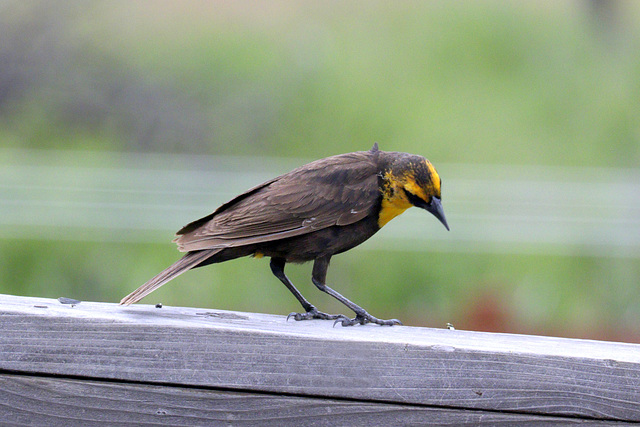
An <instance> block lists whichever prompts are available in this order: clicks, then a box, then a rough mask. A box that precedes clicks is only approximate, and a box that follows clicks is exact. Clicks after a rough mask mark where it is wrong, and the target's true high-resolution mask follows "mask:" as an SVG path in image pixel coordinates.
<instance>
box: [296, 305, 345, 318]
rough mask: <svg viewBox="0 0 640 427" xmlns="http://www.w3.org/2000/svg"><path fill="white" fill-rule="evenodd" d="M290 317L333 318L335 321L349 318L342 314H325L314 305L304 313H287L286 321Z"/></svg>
mask: <svg viewBox="0 0 640 427" xmlns="http://www.w3.org/2000/svg"><path fill="white" fill-rule="evenodd" d="M291 317H293V318H294V319H295V320H311V319H323V320H335V321H336V322H340V321H341V320H349V318H348V317H347V316H345V315H344V314H327V313H323V312H321V311H318V309H317V308H315V307H312V309H311V310H309V311H307V312H306V313H296V312H293V313H289V315H288V316H287V321H289V318H291Z"/></svg>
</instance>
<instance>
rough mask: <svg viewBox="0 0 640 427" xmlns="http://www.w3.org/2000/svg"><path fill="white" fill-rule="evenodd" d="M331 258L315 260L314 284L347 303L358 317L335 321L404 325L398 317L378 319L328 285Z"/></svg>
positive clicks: (347, 324)
mask: <svg viewBox="0 0 640 427" xmlns="http://www.w3.org/2000/svg"><path fill="white" fill-rule="evenodd" d="M330 259H331V257H330V256H327V257H322V258H317V259H316V260H315V261H314V263H313V272H312V276H311V280H312V281H313V284H314V285H316V287H317V288H318V289H320V290H321V291H322V292H325V293H327V294H329V295H331V296H332V297H334V298H335V299H337V300H338V301H340V302H341V303H343V304H344V305H346V306H347V307H349V308H350V309H351V310H353V311H354V312H355V313H356V317H355V318H353V319H348V318H344V319H337V320H336V322H335V323H340V324H342V326H352V325H356V324H360V325H366V324H367V323H376V324H378V325H388V326H393V325H402V322H401V321H399V320H398V319H389V320H384V319H378V318H377V317H374V316H372V315H370V314H369V313H367V311H366V310H365V309H364V308H362V307H360V306H359V305H357V304H354V303H352V302H351V301H349V300H348V299H347V298H345V297H343V296H342V295H340V294H339V293H338V292H336V291H334V290H333V289H331V288H330V287H328V286H327V285H326V284H325V281H326V278H327V269H328V268H329V260H330Z"/></svg>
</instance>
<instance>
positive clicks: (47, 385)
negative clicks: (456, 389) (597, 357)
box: [0, 374, 619, 427]
mask: <svg viewBox="0 0 640 427" xmlns="http://www.w3.org/2000/svg"><path fill="white" fill-rule="evenodd" d="M0 420H4V421H8V420H11V421H12V424H14V425H47V426H50V427H56V426H61V427H69V426H75V425H79V426H92V425H104V424H105V423H106V422H108V423H109V424H110V425H140V424H157V425H171V426H194V425H207V426H210V425H220V424H228V425H230V424H232V425H247V424H250V425H255V424H260V425H274V426H296V427H298V426H301V425H352V426H364V425H366V426H377V425H384V426H390V425H408V424H426V423H428V424H430V425H463V424H472V425H492V426H495V425H516V424H517V425H555V426H558V425H560V426H562V425H575V424H578V423H579V424H587V425H619V423H618V422H616V421H608V422H607V421H602V420H587V421H586V422H585V420H581V419H577V418H562V417H548V416H541V415H526V414H509V413H500V412H487V411H469V410H456V409H450V408H434V407H424V406H410V405H399V404H392V403H372V402H358V401H346V400H337V399H324V398H305V397H297V396H282V395H270V394H261V393H246V392H232V391H220V390H206V389H195V388H184V387H172V386H160V385H142V384H127V383H118V382H104V381H96V380H92V381H87V380H78V379H68V378H50V377H44V378H43V377H30V376H19V375H6V374H4V375H3V374H0Z"/></svg>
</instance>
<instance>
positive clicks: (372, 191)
mask: <svg viewBox="0 0 640 427" xmlns="http://www.w3.org/2000/svg"><path fill="white" fill-rule="evenodd" d="M411 206H418V207H421V208H424V209H426V210H428V211H429V212H431V213H432V214H434V215H435V216H436V217H437V218H438V219H439V220H440V221H441V222H442V223H443V224H444V225H445V227H447V229H448V228H449V227H448V225H447V222H446V219H445V217H444V212H443V210H442V205H441V204H440V177H439V176H438V174H437V172H436V170H435V169H434V168H433V166H432V165H431V163H430V162H429V161H428V160H426V159H425V158H424V157H421V156H416V155H411V154H407V153H397V152H384V151H379V150H378V146H377V144H375V145H374V146H373V148H372V149H371V150H370V151H358V152H355V153H347V154H341V155H337V156H333V157H328V158H325V159H321V160H317V161H315V162H312V163H309V164H307V165H304V166H301V167H299V168H297V169H295V170H293V171H291V172H289V173H287V174H284V175H281V176H279V177H277V178H274V179H272V180H270V181H267V182H265V183H263V184H260V185H258V186H256V187H253V188H251V189H249V190H247V191H246V192H244V193H242V194H240V195H239V196H237V197H235V198H234V199H232V200H230V201H229V202H227V203H225V204H223V205H222V206H220V207H219V208H218V209H217V210H216V211H215V212H213V213H212V214H210V215H207V216H206V217H204V218H201V219H199V220H197V221H194V222H192V223H190V224H188V225H186V226H185V227H183V228H182V229H181V230H180V231H178V233H177V237H176V239H175V240H174V242H176V243H177V244H178V249H179V250H180V251H182V252H187V254H186V255H185V256H184V257H183V258H181V259H180V260H178V261H177V262H176V263H175V264H173V265H171V266H170V267H169V268H167V269H166V270H164V271H163V272H161V273H160V274H158V275H157V276H155V277H154V278H152V279H151V280H149V281H148V282H147V283H145V284H144V285H142V286H140V288H138V289H137V290H135V291H134V292H132V293H131V294H129V295H128V296H126V297H125V298H123V299H122V301H121V302H120V304H123V305H128V304H132V303H135V302H137V301H139V300H140V299H142V298H143V297H145V296H146V295H148V294H149V293H151V292H152V291H154V290H155V289H157V288H159V287H160V286H162V285H163V284H165V283H167V282H168V281H170V280H171V279H173V278H175V277H176V276H178V275H180V274H182V273H183V272H185V271H187V270H189V269H191V268H195V267H201V266H204V265H208V264H213V263H218V262H223V261H228V260H231V259H235V258H238V257H242V256H248V255H253V256H256V257H261V256H268V257H271V270H272V272H273V273H274V275H275V276H276V277H278V279H280V280H281V281H282V282H283V283H284V284H285V286H287V288H288V289H289V290H290V291H291V292H292V293H293V294H294V296H295V297H296V298H297V299H298V301H299V302H300V303H301V304H302V306H303V308H304V309H305V313H292V314H291V315H292V316H293V317H294V318H295V319H296V320H303V319H312V318H321V319H336V320H337V321H338V322H341V323H342V325H345V326H346V325H352V324H356V323H360V324H365V323H369V322H372V323H378V324H381V325H393V324H399V323H400V322H399V321H398V320H396V319H391V320H381V319H377V318H375V317H373V316H371V315H370V314H369V313H367V312H366V311H365V310H364V309H362V308H361V307H359V306H358V305H356V304H354V303H352V302H351V301H349V300H348V299H346V298H344V297H343V296H342V295H340V294H339V293H337V292H336V291H334V290H333V289H331V288H329V287H328V286H326V284H325V278H326V274H327V268H328V266H329V261H330V259H331V256H332V255H334V254H338V253H341V252H344V251H347V250H349V249H351V248H353V247H354V246H357V245H359V244H360V243H362V242H364V241H365V240H367V239H368V238H369V237H371V236H372V235H374V234H375V233H376V232H377V231H378V230H379V229H380V228H381V227H382V226H384V225H385V224H386V223H387V222H388V221H390V220H391V219H392V218H394V217H395V216H397V215H399V214H401V213H402V212H404V211H405V210H406V209H407V208H409V207H411ZM306 261H314V266H313V273H312V281H313V283H314V284H315V285H316V286H317V287H318V288H319V289H320V290H322V291H323V292H326V293H328V294H329V295H332V296H333V297H335V298H336V299H338V300H339V301H341V302H342V303H344V304H345V305H346V306H347V307H349V308H350V309H352V310H353V311H354V312H355V313H356V317H355V318H354V319H349V318H347V317H346V316H344V315H329V314H325V313H322V312H319V311H318V310H317V309H316V308H315V307H314V306H313V305H312V304H310V303H309V302H308V301H307V300H306V299H305V298H304V297H303V296H302V295H301V294H300V292H298V290H297V289H296V288H295V287H294V286H293V284H292V283H291V282H290V281H289V279H288V278H287V276H286V275H285V274H284V266H285V264H286V263H287V262H306Z"/></svg>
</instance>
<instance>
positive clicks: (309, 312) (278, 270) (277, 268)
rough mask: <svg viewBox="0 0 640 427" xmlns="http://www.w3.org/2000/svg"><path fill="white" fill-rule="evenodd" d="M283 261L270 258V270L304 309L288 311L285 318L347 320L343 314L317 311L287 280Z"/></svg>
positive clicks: (284, 261) (282, 259)
mask: <svg viewBox="0 0 640 427" xmlns="http://www.w3.org/2000/svg"><path fill="white" fill-rule="evenodd" d="M285 263H286V260H285V259H284V258H271V263H270V267H271V271H272V272H273V274H274V276H276V277H277V278H278V279H280V281H281V282H282V283H284V285H285V286H286V287H287V289H289V291H291V293H292V294H293V296H295V297H296V299H297V300H298V301H300V304H302V308H304V309H305V313H295V312H294V313H290V314H289V316H287V320H289V317H293V318H294V319H295V320H309V319H325V320H336V319H337V320H340V319H345V320H349V318H348V317H346V316H345V315H344V314H327V313H323V312H321V311H318V309H317V308H316V307H315V306H314V305H313V304H311V303H310V302H309V301H307V299H306V298H305V297H303V296H302V294H301V293H300V291H298V290H297V289H296V287H295V286H293V283H291V280H289V278H288V277H287V275H286V274H284V265H285Z"/></svg>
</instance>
